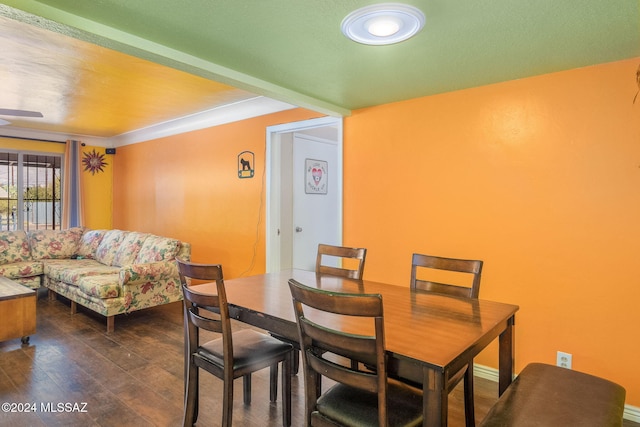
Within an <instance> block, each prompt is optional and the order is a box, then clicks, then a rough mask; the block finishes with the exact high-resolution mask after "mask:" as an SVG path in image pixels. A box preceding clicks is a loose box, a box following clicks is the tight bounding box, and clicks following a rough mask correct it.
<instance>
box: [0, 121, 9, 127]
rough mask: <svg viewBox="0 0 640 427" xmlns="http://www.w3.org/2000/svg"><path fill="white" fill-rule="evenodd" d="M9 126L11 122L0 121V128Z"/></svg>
mask: <svg viewBox="0 0 640 427" xmlns="http://www.w3.org/2000/svg"><path fill="white" fill-rule="evenodd" d="M10 124H11V122H8V121H6V120H2V119H0V126H4V125H10Z"/></svg>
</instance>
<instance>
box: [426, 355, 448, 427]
mask: <svg viewBox="0 0 640 427" xmlns="http://www.w3.org/2000/svg"><path fill="white" fill-rule="evenodd" d="M423 369H424V381H423V384H424V385H423V387H422V393H423V401H422V405H423V406H422V410H423V417H424V420H423V422H422V425H425V426H442V427H446V425H447V416H448V412H449V394H448V393H447V388H446V387H445V384H444V374H443V372H442V371H438V370H435V369H429V368H427V367H424V368H423Z"/></svg>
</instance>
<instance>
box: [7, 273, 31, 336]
mask: <svg viewBox="0 0 640 427" xmlns="http://www.w3.org/2000/svg"><path fill="white" fill-rule="evenodd" d="M35 333H36V291H34V290H33V289H31V288H27V287H26V286H22V285H21V284H19V283H17V282H14V281H13V280H11V279H7V278H6V277H0V341H6V340H11V339H14V338H20V339H21V340H22V343H23V344H29V335H33V334H35Z"/></svg>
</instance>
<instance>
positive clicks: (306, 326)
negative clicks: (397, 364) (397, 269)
mask: <svg viewBox="0 0 640 427" xmlns="http://www.w3.org/2000/svg"><path fill="white" fill-rule="evenodd" d="M289 288H290V290H291V296H292V298H293V306H294V310H295V316H296V323H297V325H298V334H299V339H300V350H301V352H302V362H303V368H304V385H305V396H306V400H305V409H306V415H307V424H306V425H310V424H309V421H310V417H311V413H312V412H313V410H314V408H315V405H316V401H317V399H318V397H319V396H318V390H317V388H318V387H317V385H318V380H319V376H320V375H322V376H325V377H327V378H330V379H332V380H333V381H336V382H339V383H343V384H346V385H349V386H351V387H355V388H358V389H362V390H365V391H368V392H372V393H377V395H378V415H379V419H380V420H386V419H387V364H386V354H385V349H384V318H383V310H382V296H381V295H379V294H347V293H336V292H330V291H325V290H321V289H316V288H311V287H308V286H305V285H303V284H301V283H299V282H297V281H296V280H294V279H290V280H289ZM309 309H313V310H309ZM308 312H309V314H311V315H310V316H308ZM320 312H324V313H332V314H331V315H330V316H329V317H330V318H331V319H332V321H331V322H327V323H323V322H322V320H320V319H327V316H323V314H324V313H320ZM336 315H337V316H339V317H348V318H352V317H354V316H356V317H358V318H359V319H360V320H358V321H367V322H368V324H369V325H371V328H370V330H371V331H372V332H371V333H369V334H363V333H362V332H358V333H357V334H350V333H345V332H343V331H341V330H338V329H336V328H335V325H340V324H348V320H345V322H347V323H344V322H341V321H337V320H336ZM340 320H343V319H340ZM333 355H337V356H341V357H343V358H346V359H347V360H350V361H357V362H361V364H362V365H367V366H375V367H376V369H375V370H368V369H364V370H359V369H358V368H357V367H354V365H352V364H350V362H349V364H347V363H345V364H344V365H343V364H340V363H339V362H338V361H337V360H343V359H339V358H335V357H333Z"/></svg>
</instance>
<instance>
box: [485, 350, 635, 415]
mask: <svg viewBox="0 0 640 427" xmlns="http://www.w3.org/2000/svg"><path fill="white" fill-rule="evenodd" d="M624 401H625V389H624V388H622V387H621V386H619V385H618V384H615V383H613V382H611V381H608V380H605V379H603V378H598V377H595V376H593V375H589V374H585V373H582V372H577V371H572V370H570V369H565V368H560V367H557V366H553V365H547V364H543V363H531V364H529V365H527V366H526V367H525V368H524V369H523V370H522V372H521V373H520V375H518V377H517V378H516V379H515V380H514V381H513V383H512V384H511V385H510V386H509V387H508V388H507V390H506V391H505V392H504V393H503V395H502V396H501V397H500V399H498V401H497V402H496V404H495V405H494V406H493V407H492V408H491V409H490V410H489V413H488V414H487V416H486V417H485V418H484V420H483V421H482V424H481V426H482V427H498V426H503V427H507V426H508V427H534V426H535V427H542V426H549V427H559V426H580V427H591V426H593V427H607V426H621V425H622V414H623V411H624Z"/></svg>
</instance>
